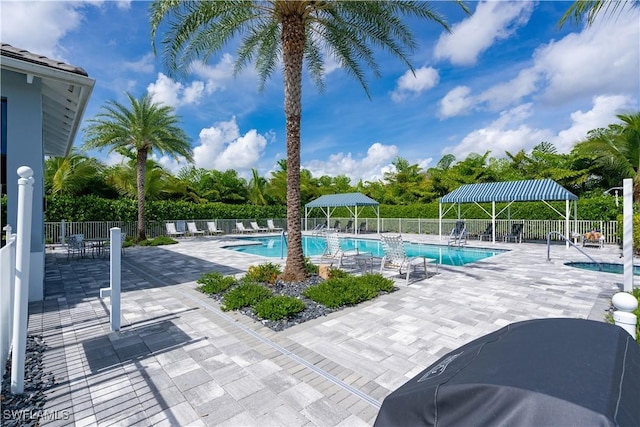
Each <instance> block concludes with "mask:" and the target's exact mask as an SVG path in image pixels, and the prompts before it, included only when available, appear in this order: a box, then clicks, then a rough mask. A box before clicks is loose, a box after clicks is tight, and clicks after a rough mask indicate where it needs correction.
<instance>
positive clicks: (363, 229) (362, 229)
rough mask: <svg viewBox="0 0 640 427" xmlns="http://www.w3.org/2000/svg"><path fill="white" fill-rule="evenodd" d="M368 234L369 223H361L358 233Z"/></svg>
mask: <svg viewBox="0 0 640 427" xmlns="http://www.w3.org/2000/svg"><path fill="white" fill-rule="evenodd" d="M366 232H367V222H366V221H363V222H361V223H360V226H359V227H358V233H359V234H361V233H366Z"/></svg>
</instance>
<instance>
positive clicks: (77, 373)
mask: <svg viewBox="0 0 640 427" xmlns="http://www.w3.org/2000/svg"><path fill="white" fill-rule="evenodd" d="M362 237H374V236H373V235H367V236H362ZM403 237H404V239H405V240H407V241H413V242H425V243H437V240H436V239H435V238H434V237H433V236H426V235H409V234H405V235H403ZM179 242H180V243H179V244H177V245H170V246H160V247H135V248H127V249H126V253H125V255H124V256H123V265H122V289H123V293H122V328H121V330H120V331H119V332H110V325H109V311H108V310H109V304H110V301H109V299H108V298H107V299H104V300H102V299H100V298H99V289H100V288H102V287H108V286H109V264H108V261H107V260H103V259H91V258H88V259H81V260H78V259H72V260H67V259H66V252H64V251H62V250H61V249H55V250H48V251H47V254H46V272H45V275H46V279H45V280H46V284H45V294H46V296H45V300H44V301H43V302H40V303H33V304H31V305H30V317H29V331H30V333H31V334H40V335H42V336H43V337H44V340H45V343H46V344H47V345H48V347H49V348H48V350H47V351H46V352H45V353H44V365H45V370H47V371H51V372H53V373H54V375H55V377H56V378H57V384H56V386H55V387H54V388H52V389H50V390H49V391H48V392H47V402H46V406H45V407H44V408H43V410H44V411H45V413H46V414H51V413H55V414H58V415H59V416H58V419H57V420H48V421H46V422H44V423H43V424H44V425H61V426H62V425H64V426H68V425H76V426H86V425H92V426H93V425H99V426H108V425H140V426H163V425H166V426H176V425H180V426H209V425H216V426H217V425H228V426H254V425H255V426H309V425H314V426H367V425H371V424H373V421H374V420H375V417H376V415H377V412H378V409H379V406H380V404H381V403H382V401H383V399H384V398H385V396H387V395H388V394H389V393H391V392H392V391H393V390H395V389H396V388H397V387H399V386H400V385H402V384H403V383H405V382H406V381H407V380H409V379H410V378H412V377H413V376H415V375H416V374H418V373H419V372H420V371H422V370H423V369H425V368H426V367H427V366H429V365H430V364H432V363H433V362H434V361H436V360H437V359H438V358H440V357H441V356H442V355H444V354H446V353H448V352H449V351H451V350H453V349H455V348H457V347H459V346H461V345H463V344H465V343H467V342H469V341H471V340H473V339H476V338H478V337H480V336H482V335H485V334H487V333H490V332H493V331H495V330H497V329H499V328H501V327H503V326H505V325H507V324H509V323H512V322H517V321H522V320H528V319H534V318H546V317H570V318H583V319H593V320H597V321H603V319H604V314H605V310H606V309H607V308H608V306H609V298H610V297H611V295H613V293H615V292H617V291H618V289H619V288H620V287H621V286H622V285H621V282H622V275H614V274H610V273H601V272H593V271H586V270H580V269H576V268H572V267H568V266H565V265H564V263H565V262H568V261H588V259H587V258H586V257H585V256H584V255H582V254H581V253H579V252H578V251H577V250H575V249H573V248H570V249H565V247H564V246H560V245H553V246H552V248H551V261H547V247H546V245H544V244H532V243H522V244H516V243H507V244H502V243H500V244H496V245H495V246H494V245H493V244H491V243H488V242H478V241H472V240H470V241H469V246H481V247H488V248H492V247H495V248H504V249H510V251H509V252H505V253H502V254H499V255H497V256H494V257H491V258H488V259H485V260H482V261H479V262H476V263H473V264H469V265H466V266H462V267H449V266H441V267H440V269H439V274H438V275H436V276H433V277H429V278H428V279H424V278H422V279H420V278H419V280H416V281H413V280H412V281H411V283H410V285H409V286H408V287H406V286H404V279H403V278H400V277H396V276H394V280H396V282H397V285H398V288H399V290H398V291H397V292H393V293H391V294H388V295H384V296H381V297H379V298H377V299H375V300H372V301H368V302H365V303H362V304H360V305H358V306H356V307H350V308H347V309H344V310H342V311H339V312H335V313H331V314H330V315H328V316H326V317H322V318H318V319H315V320H312V321H309V322H306V323H304V324H301V325H297V326H295V327H292V328H289V329H287V330H285V331H282V332H274V331H272V330H271V329H269V328H267V327H265V326H263V325H262V324H261V323H259V322H256V321H254V320H252V319H250V318H249V317H247V316H244V315H241V314H239V313H236V312H222V311H221V310H220V309H219V305H218V303H217V302H215V301H214V300H213V299H211V298H208V297H206V296H204V295H203V294H201V293H200V292H198V291H197V290H196V289H195V288H196V283H195V281H196V280H197V278H198V277H199V276H200V274H202V273H203V272H208V271H212V270H216V271H219V272H221V273H223V274H237V275H242V274H244V272H246V270H247V268H248V267H249V265H255V264H261V263H264V262H266V261H269V260H271V261H274V262H280V259H279V258H277V259H275V260H272V259H267V258H263V257H258V256H254V255H247V254H243V253H239V252H234V251H229V250H226V249H222V248H221V247H222V246H224V245H226V244H229V243H231V242H232V236H223V237H204V238H203V237H199V238H184V239H179ZM585 251H586V252H587V253H589V254H590V255H591V256H593V257H594V258H596V259H597V260H598V261H601V262H615V263H620V262H621V259H620V258H619V255H620V249H619V248H617V247H614V246H605V247H604V248H603V249H596V248H587V249H586V250H585ZM636 261H637V260H636ZM385 275H389V273H385ZM390 275H391V276H393V273H390ZM635 280H636V285H637V282H638V279H637V278H636V279H635ZM63 418H64V419H63Z"/></svg>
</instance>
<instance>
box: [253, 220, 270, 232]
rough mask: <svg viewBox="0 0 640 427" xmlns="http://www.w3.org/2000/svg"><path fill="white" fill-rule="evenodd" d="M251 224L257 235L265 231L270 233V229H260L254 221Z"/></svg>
mask: <svg viewBox="0 0 640 427" xmlns="http://www.w3.org/2000/svg"><path fill="white" fill-rule="evenodd" d="M250 224H251V228H252V229H253V231H255V232H256V233H262V232H263V231H269V229H268V228H266V227H260V226H259V225H258V223H257V222H256V221H252V222H251V223H250Z"/></svg>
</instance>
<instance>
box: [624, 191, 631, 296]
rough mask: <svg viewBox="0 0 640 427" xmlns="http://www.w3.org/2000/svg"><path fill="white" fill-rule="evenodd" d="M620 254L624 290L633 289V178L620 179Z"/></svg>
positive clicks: (629, 290)
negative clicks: (621, 219)
mask: <svg viewBox="0 0 640 427" xmlns="http://www.w3.org/2000/svg"><path fill="white" fill-rule="evenodd" d="M622 195H623V196H622V197H623V198H622V215H623V218H624V219H623V221H622V255H623V257H624V281H623V283H624V291H625V292H631V290H632V289H633V180H632V179H631V178H626V179H624V180H623V181H622Z"/></svg>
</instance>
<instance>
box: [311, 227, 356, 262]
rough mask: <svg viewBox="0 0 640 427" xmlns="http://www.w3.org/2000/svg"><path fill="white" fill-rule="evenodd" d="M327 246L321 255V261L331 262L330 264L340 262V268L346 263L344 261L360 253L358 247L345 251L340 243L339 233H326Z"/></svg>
mask: <svg viewBox="0 0 640 427" xmlns="http://www.w3.org/2000/svg"><path fill="white" fill-rule="evenodd" d="M325 239H326V242H327V247H326V248H325V250H324V252H323V253H322V256H321V257H320V263H321V264H324V263H326V262H328V263H329V266H333V263H334V262H335V261H337V262H338V268H340V267H342V266H343V265H344V262H345V261H346V260H347V259H348V258H349V257H353V256H356V255H358V254H359V253H358V249H355V250H352V251H345V250H343V249H342V246H341V245H340V236H339V235H338V233H327V234H326V235H325Z"/></svg>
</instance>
